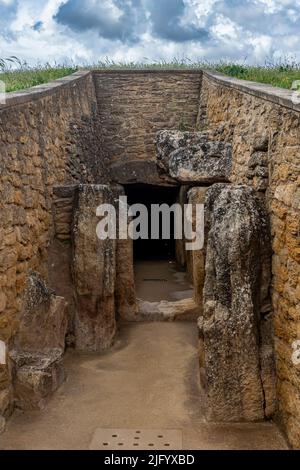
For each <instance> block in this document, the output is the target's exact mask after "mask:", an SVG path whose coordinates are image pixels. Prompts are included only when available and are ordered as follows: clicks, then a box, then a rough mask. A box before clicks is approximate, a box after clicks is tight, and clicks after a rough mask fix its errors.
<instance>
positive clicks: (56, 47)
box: [0, 0, 300, 64]
mask: <svg viewBox="0 0 300 470" xmlns="http://www.w3.org/2000/svg"><path fill="white" fill-rule="evenodd" d="M299 39H300V0H0V57H2V58H3V57H9V56H13V55H14V56H18V57H19V58H21V59H22V60H26V61H28V62H29V63H32V64H33V63H36V62H37V61H41V62H47V61H49V62H54V61H56V62H59V63H62V62H69V61H70V60H72V61H74V62H75V63H83V64H84V63H94V62H97V61H98V60H103V59H105V57H109V58H110V59H113V60H116V61H144V60H145V59H147V60H149V61H153V60H160V59H165V60H170V59H172V58H173V57H176V58H179V59H181V58H183V57H188V58H190V59H192V60H198V59H207V60H212V61H214V60H219V59H229V60H241V61H244V60H247V61H248V62H249V63H262V62H264V61H265V59H269V60H279V59H280V58H284V57H291V58H295V59H297V60H299V61H300V40H299Z"/></svg>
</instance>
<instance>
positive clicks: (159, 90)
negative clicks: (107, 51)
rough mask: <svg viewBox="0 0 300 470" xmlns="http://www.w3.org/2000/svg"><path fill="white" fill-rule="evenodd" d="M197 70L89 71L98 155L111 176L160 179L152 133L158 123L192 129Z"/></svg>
mask: <svg viewBox="0 0 300 470" xmlns="http://www.w3.org/2000/svg"><path fill="white" fill-rule="evenodd" d="M201 75H202V74H201V72H200V71H172V70H171V71H166V70H165V71H155V70H152V71H151V70H150V71H146V72H145V71H133V72H132V71H126V70H125V71H113V70H112V71H105V72H103V71H99V72H97V71H95V72H94V81H95V89H96V94H97V99H98V105H99V119H100V129H101V133H102V150H101V151H102V156H101V158H102V159H103V158H104V159H105V160H106V161H108V164H109V166H110V170H111V178H112V179H113V180H114V181H115V182H117V183H119V184H125V183H132V182H139V183H141V182H144V183H151V182H152V183H153V184H155V183H156V184H162V183H163V182H164V179H163V178H160V176H159V174H158V171H157V168H156V163H155V159H156V155H155V146H154V141H155V134H156V132H158V131H159V130H161V129H180V130H192V129H194V127H195V125H196V119H197V114H198V106H199V94H200V87H201ZM116 129H117V132H116ZM168 181H169V180H168V179H166V178H165V182H166V183H167V182H168ZM170 181H172V180H170Z"/></svg>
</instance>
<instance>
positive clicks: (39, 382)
mask: <svg viewBox="0 0 300 470" xmlns="http://www.w3.org/2000/svg"><path fill="white" fill-rule="evenodd" d="M11 358H12V360H13V361H14V363H15V366H16V372H15V379H14V380H15V383H14V385H15V387H14V394H15V402H16V406H17V407H18V408H22V409H23V410H32V409H33V410H34V409H43V408H44V407H45V405H46V403H47V401H48V400H49V398H50V396H51V394H52V393H53V392H55V390H57V389H58V387H59V386H60V385H61V384H62V383H63V381H64V380H65V377H66V375H65V370H64V366H63V357H62V352H61V350H60V349H56V350H55V349H53V350H51V351H47V352H41V353H30V352H26V353H20V352H18V351H13V352H12V353H11Z"/></svg>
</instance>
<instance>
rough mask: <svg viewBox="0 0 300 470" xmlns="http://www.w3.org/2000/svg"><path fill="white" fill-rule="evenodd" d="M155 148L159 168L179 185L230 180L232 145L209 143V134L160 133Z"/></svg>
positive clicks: (214, 141) (210, 140)
mask: <svg viewBox="0 0 300 470" xmlns="http://www.w3.org/2000/svg"><path fill="white" fill-rule="evenodd" d="M156 148H157V165H158V167H159V168H160V169H161V170H162V171H163V172H164V173H167V174H168V175H169V176H170V177H172V178H174V179H175V180H177V181H179V182H181V183H191V182H192V183H217V182H223V181H229V178H230V175H231V166H232V162H231V156H232V151H231V150H232V149H231V144H229V143H225V142H219V141H216V140H212V137H211V136H210V134H209V133H208V132H181V131H169V130H162V131H160V132H158V133H157V135H156Z"/></svg>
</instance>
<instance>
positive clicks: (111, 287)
mask: <svg viewBox="0 0 300 470" xmlns="http://www.w3.org/2000/svg"><path fill="white" fill-rule="evenodd" d="M106 203H110V204H114V203H115V192H114V191H113V190H112V189H111V188H110V187H109V186H106V185H80V186H79V188H78V205H77V208H76V210H75V214H74V228H73V279H74V288H75V292H76V313H75V338H76V339H75V341H76V348H77V349H79V350H82V351H101V350H105V349H107V348H109V347H110V346H111V345H112V343H113V340H114V336H115V333H116V318H115V298H114V293H115V284H116V282H115V281H116V240H111V239H106V240H100V239H99V238H98V236H97V233H96V228H97V224H98V223H99V222H100V219H99V217H97V215H96V210H97V207H98V206H99V205H101V204H106Z"/></svg>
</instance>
